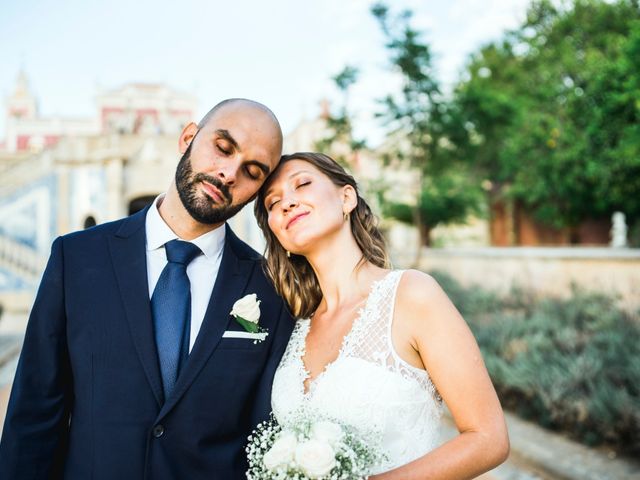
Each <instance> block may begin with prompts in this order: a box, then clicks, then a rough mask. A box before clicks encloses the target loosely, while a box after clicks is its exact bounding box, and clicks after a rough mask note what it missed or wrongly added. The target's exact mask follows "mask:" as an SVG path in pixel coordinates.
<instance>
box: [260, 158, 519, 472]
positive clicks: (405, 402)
mask: <svg viewBox="0 0 640 480" xmlns="http://www.w3.org/2000/svg"><path fill="white" fill-rule="evenodd" d="M255 213H256V217H257V219H258V223H259V225H260V227H261V228H262V230H263V232H264V233H265V236H266V238H267V270H268V272H269V274H270V276H271V277H272V279H273V281H274V283H275V285H276V288H277V290H278V292H279V293H280V294H281V295H282V296H283V297H284V298H285V300H286V301H287V302H288V304H289V306H290V308H291V311H292V313H293V314H294V316H295V317H297V318H299V319H300V320H298V322H297V325H296V327H295V329H294V332H293V335H292V337H291V340H290V341H289V345H288V347H287V351H286V353H285V354H284V356H283V358H282V361H281V363H280V366H279V367H278V370H277V372H276V375H275V378H274V382H273V390H272V407H273V412H274V415H275V417H276V419H277V420H278V422H279V423H281V424H283V425H286V424H287V422H288V421H289V420H292V419H293V416H294V415H296V414H297V413H298V412H300V411H301V410H302V411H306V412H307V413H309V414H310V415H313V416H317V417H318V418H323V419H331V420H334V421H337V422H340V423H343V424H347V425H349V426H351V427H353V428H355V429H356V430H358V431H361V432H362V434H363V435H365V436H366V435H375V436H376V438H378V439H379V444H380V446H381V448H382V449H383V453H384V454H385V460H384V461H382V463H381V464H379V465H375V466H374V467H373V469H372V472H371V473H372V474H373V475H372V476H371V477H370V478H375V479H389V480H391V479H404V480H407V479H418V478H420V479H423V478H428V479H433V480H436V479H447V480H452V479H467V478H474V477H476V476H478V475H480V474H481V473H483V472H486V471H488V470H490V469H491V468H493V467H495V466H496V465H498V464H500V463H502V462H503V461H504V460H505V459H506V457H507V455H508V452H509V440H508V435H507V430H506V426H505V421H504V417H503V413H502V409H501V407H500V403H499V401H498V398H497V396H496V392H495V390H494V388H493V385H492V384H491V380H490V379H489V375H488V374H487V371H486V369H485V366H484V363H483V361H482V358H481V355H480V350H479V348H478V346H477V344H476V341H475V339H474V338H473V335H472V334H471V332H470V330H469V328H468V327H467V325H466V323H465V321H464V320H463V319H462V317H461V316H460V314H459V313H458V311H457V310H456V308H455V307H454V306H453V305H452V303H451V302H450V301H449V299H448V297H447V296H446V294H445V293H444V292H443V291H442V289H441V288H440V287H439V286H438V284H437V283H436V281H435V280H434V279H433V278H432V277H430V276H429V275H427V274H424V273H422V272H419V271H415V270H407V271H398V270H389V269H388V265H389V262H388V258H387V254H386V251H385V247H384V241H383V238H382V235H381V234H380V232H379V230H378V229H377V227H376V221H375V218H374V217H373V215H372V213H371V211H370V209H369V207H368V205H367V204H366V202H365V201H364V200H363V199H362V198H361V197H360V196H359V194H358V190H357V186H356V183H355V181H354V179H353V178H352V177H351V176H350V175H348V174H347V173H346V172H345V171H344V169H343V168H342V167H341V166H340V165H338V164H337V163H336V162H335V161H333V160H332V159H331V158H329V157H327V156H326V155H322V154H318V153H296V154H293V155H286V156H284V157H283V158H282V160H281V162H280V164H279V166H278V168H277V170H276V171H275V172H274V173H273V174H272V175H271V177H270V178H269V179H268V180H267V182H266V183H265V185H264V186H263V188H262V189H261V191H260V193H259V195H258V198H257V199H256V203H255ZM443 402H444V403H445V404H446V405H447V407H448V409H449V411H450V412H451V415H452V417H453V420H454V422H455V424H456V426H457V429H458V431H459V432H460V433H459V435H457V436H456V437H455V438H453V439H451V440H449V441H447V442H445V443H443V444H439V443H441V441H440V431H439V427H440V423H441V415H442V408H443V405H442V404H443ZM372 438H373V437H372Z"/></svg>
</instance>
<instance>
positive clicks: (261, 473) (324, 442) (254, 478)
mask: <svg viewBox="0 0 640 480" xmlns="http://www.w3.org/2000/svg"><path fill="white" fill-rule="evenodd" d="M246 451H247V458H248V460H249V470H248V471H247V478H248V479H249V480H284V479H294V480H308V479H322V480H347V479H349V480H359V479H362V480H364V479H366V478H367V476H368V475H369V474H370V470H371V467H373V466H374V465H376V464H377V463H378V462H379V461H380V460H382V455H381V454H380V452H379V451H378V450H377V449H376V448H374V446H373V445H372V444H371V443H367V442H365V441H364V439H363V438H361V437H360V436H359V435H357V434H356V432H355V431H354V430H353V429H351V428H348V427H346V426H344V425H339V424H337V423H334V422H330V421H326V420H318V421H310V420H306V419H302V420H299V421H297V422H295V423H294V424H292V425H288V426H287V427H286V428H285V427H282V426H281V425H280V424H278V423H277V422H276V421H275V420H274V419H271V420H268V421H266V422H263V423H261V424H260V425H258V427H257V428H256V429H255V430H254V431H253V433H252V434H251V436H250V437H249V444H248V445H247V448H246Z"/></svg>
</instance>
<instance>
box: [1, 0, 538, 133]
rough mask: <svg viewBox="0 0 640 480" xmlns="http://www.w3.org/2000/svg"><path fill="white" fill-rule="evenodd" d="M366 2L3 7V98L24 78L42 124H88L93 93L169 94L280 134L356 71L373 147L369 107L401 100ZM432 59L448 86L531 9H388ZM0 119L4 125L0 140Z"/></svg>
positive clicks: (425, 3)
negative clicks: (407, 14)
mask: <svg viewBox="0 0 640 480" xmlns="http://www.w3.org/2000/svg"><path fill="white" fill-rule="evenodd" d="M372 4H373V1H371V0H297V1H296V0H252V1H250V0H235V1H230V0H229V1H225V2H222V1H217V0H208V1H203V0H201V1H196V0H182V1H181V2H165V1H163V0H155V1H149V0H135V1H132V0H109V1H108V2H105V1H98V0H55V1H53V0H20V1H12V0H0V65H2V67H1V68H0V95H1V96H2V98H3V99H5V98H6V97H7V96H8V95H10V94H11V92H12V91H13V88H14V85H15V80H16V76H17V74H18V72H19V71H20V69H23V70H24V71H25V73H26V74H27V77H28V79H29V84H30V87H31V89H32V91H33V92H34V93H35V95H36V97H37V98H38V100H39V107H40V113H41V114H42V115H44V116H62V117H70V118H74V117H91V116H93V115H94V114H95V107H94V99H95V96H96V95H97V94H98V92H99V91H100V89H104V90H110V89H113V88H117V87H119V86H121V85H123V84H126V83H130V82H148V83H165V84H167V85H169V86H171V87H174V88H176V89H178V90H182V91H185V92H188V93H190V94H192V95H194V96H195V97H196V98H197V100H198V112H197V113H198V115H199V116H201V115H203V114H204V113H206V111H207V110H208V109H209V108H210V107H212V106H213V105H215V104H216V103H217V102H218V101H220V100H222V99H225V98H230V97H246V98H251V99H254V100H258V101H260V102H263V103H264V104H266V105H267V106H269V107H270V108H271V109H272V110H273V111H274V112H275V114H276V115H277V117H278V118H279V119H280V122H281V124H282V127H283V130H284V132H285V134H286V133H287V132H290V131H291V130H293V129H294V128H295V126H296V125H297V124H298V123H299V122H300V121H301V120H302V119H305V118H307V119H308V118H313V117H315V116H316V115H317V114H318V112H319V103H320V101H321V100H322V99H323V98H326V99H329V100H330V101H331V100H332V99H333V100H334V101H338V99H339V98H340V97H339V95H338V92H337V91H336V89H335V87H334V85H333V82H332V80H331V77H332V76H333V75H335V74H336V73H338V72H339V71H340V70H342V68H343V67H344V66H345V65H352V66H355V67H357V68H358V69H359V71H360V74H359V80H358V82H357V84H356V85H355V86H354V87H353V88H352V91H351V94H350V99H349V106H350V110H351V111H352V113H353V114H354V116H355V118H356V122H355V124H356V129H357V131H356V134H357V135H358V136H360V137H364V138H367V139H369V141H370V143H371V142H374V143H375V142H376V140H377V139H379V138H380V135H381V132H382V127H381V125H380V124H379V123H378V121H377V120H375V119H374V113H375V112H376V110H377V105H376V99H378V98H381V97H384V96H386V95H387V94H389V93H392V92H393V91H395V90H397V88H398V85H399V77H398V75H397V74H396V73H394V72H393V71H392V70H391V68H390V65H389V59H388V55H387V52H386V51H385V49H384V43H385V41H384V37H383V35H382V33H381V31H380V29H379V26H378V25H377V23H376V20H375V19H374V18H373V16H372V15H371V14H370V13H369V9H370V7H371V5H372ZM387 4H389V5H392V12H397V11H400V10H401V9H403V8H409V9H411V10H413V12H414V18H413V23H412V24H413V26H414V27H416V28H417V29H419V30H420V31H421V32H424V33H423V34H424V36H423V38H424V39H425V40H426V41H428V42H429V43H430V45H431V48H432V51H433V53H434V54H435V66H436V69H437V72H438V77H439V78H440V80H441V82H442V83H443V85H444V86H445V89H446V87H447V86H450V85H452V84H453V83H454V82H455V81H456V80H457V79H458V78H459V75H460V72H461V70H462V68H463V67H464V65H465V62H466V61H467V59H468V57H469V55H470V54H471V53H472V52H474V51H477V50H478V49H479V48H480V47H481V46H482V45H483V44H485V43H487V42H489V41H493V40H497V39H499V38H500V37H501V36H502V34H503V32H504V31H505V30H507V29H513V28H516V27H517V26H518V25H519V24H520V23H521V22H522V21H523V19H524V16H525V12H526V8H527V5H528V4H529V0H420V1H419V0H393V1H387ZM4 125H5V119H4V118H3V116H1V115H0V138H4Z"/></svg>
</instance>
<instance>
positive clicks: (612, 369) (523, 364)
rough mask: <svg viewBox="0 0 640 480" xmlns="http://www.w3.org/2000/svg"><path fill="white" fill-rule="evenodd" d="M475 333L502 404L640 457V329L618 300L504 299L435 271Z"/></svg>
mask: <svg viewBox="0 0 640 480" xmlns="http://www.w3.org/2000/svg"><path fill="white" fill-rule="evenodd" d="M433 275H434V277H436V279H437V280H438V281H439V282H440V284H441V285H442V286H443V288H444V290H445V291H446V292H447V293H448V294H449V295H450V297H451V298H452V300H453V301H454V303H455V304H456V305H457V306H458V308H459V309H460V311H461V312H462V313H463V315H464V316H465V318H466V320H467V322H468V323H469V325H470V327H471V329H472V330H473V332H474V334H475V336H476V338H477V340H478V343H479V345H480V348H481V350H482V352H483V356H484V359H485V362H486V365H487V369H488V370H489V373H490V374H491V377H492V379H493V382H494V384H495V387H496V390H497V391H498V394H499V395H500V398H501V401H502V402H503V405H504V406H505V407H506V408H508V409H510V410H513V411H515V412H516V413H518V414H519V415H521V416H523V417H525V418H528V419H531V420H534V421H536V422H538V423H539V424H541V425H543V426H545V427H549V428H553V429H557V430H562V431H564V432H567V433H568V434H569V435H571V436H572V437H574V438H576V439H578V440H580V441H582V442H584V443H586V444H588V445H598V444H602V443H607V444H610V445H612V446H614V447H615V448H616V449H617V450H619V451H621V452H627V453H632V454H639V453H640V322H638V319H634V318H631V316H630V315H628V314H627V313H625V312H624V311H622V310H620V309H619V308H617V307H616V304H615V299H613V298H611V297H608V296H606V295H602V294H598V293H588V292H585V291H583V290H580V289H577V288H574V290H573V294H572V296H571V298H569V299H564V300H563V299H556V298H547V299H542V300H535V299H534V297H533V296H532V295H527V293H526V292H524V291H522V290H520V291H514V292H512V295H509V296H507V297H506V298H499V297H498V296H497V295H494V294H491V293H490V292H486V291H483V290H482V289H480V288H478V287H474V288H462V287H461V286H460V285H459V284H457V283H456V282H455V281H454V280H453V279H452V278H451V277H449V276H447V275H446V274H442V273H440V272H434V273H433Z"/></svg>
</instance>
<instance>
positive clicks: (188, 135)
mask: <svg viewBox="0 0 640 480" xmlns="http://www.w3.org/2000/svg"><path fill="white" fill-rule="evenodd" d="M196 133H198V125H196V124H195V123H193V122H191V123H189V124H188V125H187V126H186V127H184V128H183V129H182V133H181V134H180V139H179V140H178V150H180V153H182V154H184V152H186V151H187V148H189V145H190V144H191V142H192V141H193V137H195V136H196Z"/></svg>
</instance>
